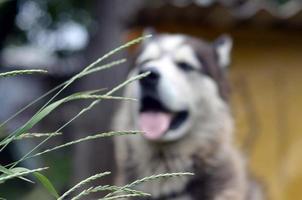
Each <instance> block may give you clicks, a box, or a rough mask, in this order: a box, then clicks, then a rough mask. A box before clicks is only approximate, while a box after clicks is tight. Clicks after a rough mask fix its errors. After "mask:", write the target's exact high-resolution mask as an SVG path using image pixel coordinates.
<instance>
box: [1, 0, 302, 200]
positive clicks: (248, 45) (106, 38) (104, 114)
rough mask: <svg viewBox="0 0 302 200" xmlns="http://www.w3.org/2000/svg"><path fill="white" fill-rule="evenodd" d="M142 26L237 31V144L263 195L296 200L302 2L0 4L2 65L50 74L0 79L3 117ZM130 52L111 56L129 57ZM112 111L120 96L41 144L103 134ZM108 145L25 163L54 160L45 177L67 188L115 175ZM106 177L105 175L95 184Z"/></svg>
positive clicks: (93, 80)
mask: <svg viewBox="0 0 302 200" xmlns="http://www.w3.org/2000/svg"><path fill="white" fill-rule="evenodd" d="M145 27H154V28H155V29H156V30H157V31H159V32H170V33H185V34H190V35H193V36H196V37H201V38H204V39H207V40H210V41H211V40H214V39H215V38H216V37H218V36H219V35H220V34H222V33H227V34H229V35H231V36H232V37H233V39H234V48H233V54H232V65H231V67H230V70H229V77H230V81H231V85H232V95H231V96H232V101H231V105H232V109H233V115H234V117H235V121H236V141H237V144H238V146H239V147H240V148H241V149H242V151H243V152H244V154H245V155H246V156H247V160H248V162H249V167H250V169H251V171H252V172H253V175H254V176H255V177H256V178H257V179H258V180H259V181H260V182H261V183H262V184H263V186H264V188H265V190H266V193H267V196H268V199H272V200H286V199H288V200H290V199H298V198H299V196H300V190H301V188H302V156H301V153H302V134H301V131H302V123H301V114H300V113H301V111H302V95H301V91H302V78H301V75H302V2H301V0H152V1H151V0H150V1H148V0H128V1H123V0H99V1H89V0H87V1H76V0H64V1H61V0H43V1H40V0H9V1H3V0H0V71H7V70H12V69H29V68H39V69H41V68H43V69H46V70H48V71H49V74H48V75H42V76H33V77H27V76H25V77H17V78H10V79H1V80H0V105H1V112H0V120H1V122H3V121H4V120H5V119H7V118H8V117H9V116H11V115H12V114H13V113H15V112H16V111H18V110H19V109H20V108H22V106H23V105H26V104H27V103H29V102H30V101H32V100H34V99H36V98H37V97H39V96H40V95H41V94H43V93H44V92H46V91H48V90H49V89H51V88H53V87H54V86H56V85H58V84H59V83H61V82H62V81H64V80H67V79H68V78H70V77H71V76H72V75H74V74H75V73H77V72H79V71H80V70H81V69H83V67H85V66H87V65H88V64H89V63H91V62H92V61H94V60H96V59H97V58H99V57H100V56H102V55H103V54H104V53H106V52H108V51H109V50H112V49H113V48H115V47H117V46H119V45H120V44H122V43H124V42H126V41H128V40H130V39H134V38H136V37H138V36H140V35H141V34H142V31H143V29H144V28H145ZM131 49H132V48H130V50H129V51H128V52H125V51H124V52H122V53H120V54H119V55H116V56H114V57H113V58H112V59H111V60H116V59H118V58H121V57H127V56H129V55H131ZM108 61H110V60H108ZM130 68H131V66H129V64H126V65H124V66H119V67H114V68H112V69H110V70H106V71H103V72H101V73H98V74H95V75H92V76H89V77H88V78H85V79H83V80H81V81H79V82H77V83H75V84H73V85H72V87H70V88H69V89H68V90H67V91H65V92H64V95H66V94H70V93H72V92H75V91H79V90H84V89H96V88H102V87H103V88H111V87H112V86H114V85H116V84H117V83H120V82H121V81H123V80H124V79H125V78H126V74H127V72H128V70H129V69H130ZM41 103H43V102H41ZM41 105H42V104H40V106H41ZM84 105H85V103H72V104H67V105H65V106H63V107H62V108H60V109H59V110H57V111H56V112H55V113H54V114H52V115H50V116H49V117H48V118H47V119H46V120H43V121H42V123H41V124H40V125H39V126H38V127H35V130H37V131H43V132H47V131H54V130H56V129H57V128H58V127H60V126H61V125H63V124H64V123H66V122H67V121H68V120H69V119H70V118H72V117H73V116H74V115H75V114H76V113H77V112H79V111H80V109H81V108H83V106H84ZM38 106H39V104H38V105H37V108H38ZM115 108H116V102H112V101H104V102H102V103H101V104H100V105H99V106H97V108H96V109H93V110H92V111H90V112H89V113H88V114H85V115H84V116H82V117H81V118H80V119H78V120H76V121H75V122H74V123H73V124H72V125H70V126H68V127H67V128H65V129H64V130H63V132H64V134H63V136H61V137H57V138H56V139H55V140H52V141H50V142H49V143H48V144H47V145H48V146H53V145H55V144H60V143H62V142H67V141H70V140H71V139H76V138H79V137H83V136H85V135H90V134H93V133H96V132H100V131H105V130H109V129H110V127H109V124H110V120H111V118H110V117H108V116H112V114H113V113H114V109H115ZM35 109H36V108H33V109H32V110H29V111H27V112H25V113H23V114H22V115H20V116H19V117H18V118H16V119H15V120H13V121H12V122H10V123H9V124H8V125H7V126H6V127H5V128H4V129H3V130H0V136H1V137H4V136H5V135H6V133H7V132H8V131H9V130H14V129H15V128H16V127H17V126H20V125H21V124H22V123H23V122H24V121H25V120H26V119H28V118H29V117H30V116H31V115H32V114H33V113H34V111H35ZM34 144H35V142H33V141H26V142H22V143H20V142H19V143H18V142H17V143H14V144H13V145H11V146H9V148H7V149H6V151H4V152H1V154H0V162H1V164H5V163H9V162H12V161H14V160H16V159H18V158H20V156H22V155H23V154H24V152H26V151H28V150H30V149H31V148H32V147H33V145H34ZM47 145H46V147H47ZM112 146H113V144H112V139H108V138H107V139H102V140H97V141H93V142H86V143H83V144H80V145H76V146H73V147H72V148H67V149H64V150H63V151H58V152H54V153H50V154H48V155H47V156H44V157H41V158H39V159H34V160H30V161H29V162H25V163H23V165H24V166H27V167H37V166H45V165H46V166H50V167H51V168H50V169H49V170H48V171H47V173H46V175H47V176H48V177H49V178H50V180H51V181H52V182H53V183H54V185H55V187H56V188H57V189H58V190H59V191H64V190H66V188H68V187H70V186H71V185H72V184H74V183H75V182H78V181H79V180H81V179H83V178H86V177H88V176H90V175H93V174H95V173H97V172H100V171H105V170H110V171H113V172H114V171H115V167H114V166H115V162H114V158H113V147H112ZM46 147H44V148H46ZM112 179H113V176H111V177H108V178H104V179H103V180H102V181H101V183H104V184H108V183H111V182H112ZM0 196H1V197H2V196H3V197H6V198H7V199H20V196H21V197H22V199H34V198H38V199H47V197H48V194H46V192H45V191H44V189H42V188H41V187H39V186H37V184H36V185H32V184H27V183H24V182H22V181H19V180H16V181H10V182H8V183H6V184H5V185H4V187H1V188H0ZM49 199H51V198H49Z"/></svg>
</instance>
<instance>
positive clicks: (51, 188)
mask: <svg viewBox="0 0 302 200" xmlns="http://www.w3.org/2000/svg"><path fill="white" fill-rule="evenodd" d="M33 175H34V176H35V177H36V178H37V179H38V180H39V181H40V183H41V184H42V185H43V187H44V188H45V189H46V190H47V191H48V192H49V193H50V194H51V195H52V196H54V197H55V198H56V199H57V198H59V194H58V192H57V190H56V189H55V187H54V186H53V185H52V183H51V182H50V181H49V179H48V178H47V177H46V176H44V175H43V174H41V173H39V172H34V173H33Z"/></svg>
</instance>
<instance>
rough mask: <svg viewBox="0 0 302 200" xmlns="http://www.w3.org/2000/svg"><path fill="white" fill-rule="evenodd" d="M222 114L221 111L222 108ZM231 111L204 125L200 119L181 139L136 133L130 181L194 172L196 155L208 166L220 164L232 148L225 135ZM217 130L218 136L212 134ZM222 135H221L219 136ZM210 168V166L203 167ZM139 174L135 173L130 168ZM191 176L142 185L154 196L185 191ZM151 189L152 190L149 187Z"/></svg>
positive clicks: (130, 162) (132, 144)
mask: <svg viewBox="0 0 302 200" xmlns="http://www.w3.org/2000/svg"><path fill="white" fill-rule="evenodd" d="M220 114H221V112H220ZM225 115H229V113H228V112H226V113H224V114H223V115H221V116H220V117H218V116H214V115H213V117H215V119H216V120H219V121H218V122H213V123H212V124H207V125H204V124H203V123H198V124H197V125H196V127H193V128H194V130H199V131H198V132H196V131H194V130H192V132H190V133H188V134H187V135H186V136H185V137H183V138H181V139H180V140H178V141H174V142H168V143H154V142H150V141H148V140H146V139H144V138H143V136H135V137H136V140H135V142H133V140H131V141H132V143H131V144H130V145H128V146H131V148H132V150H131V155H129V159H128V160H127V165H128V166H127V169H126V170H127V173H128V174H129V177H128V182H129V181H132V180H135V179H138V178H142V177H146V176H150V175H153V174H161V173H167V172H192V171H193V170H194V169H193V165H194V159H195V157H198V159H199V160H202V162H203V163H204V165H205V166H209V168H210V167H211V166H215V165H217V164H218V165H219V163H217V162H221V161H222V159H221V158H222V157H227V156H225V154H227V151H228V149H229V148H231V145H230V140H226V139H225V135H226V134H231V133H229V132H230V131H232V122H231V121H228V120H230V116H228V117H226V116H225ZM213 134H215V135H216V136H215V137H211V135H213ZM217 135H219V137H217ZM204 170H207V169H204ZM132 171H133V172H136V173H137V174H139V177H138V176H137V174H134V173H133V174H132V173H131V172H132ZM190 178H191V177H187V176H185V177H180V178H170V179H165V180H159V181H154V182H150V183H146V184H142V185H141V186H140V187H141V188H139V189H141V190H143V191H149V192H151V193H152V194H154V196H155V197H156V196H161V195H167V194H170V193H174V192H179V191H183V190H184V187H185V186H186V185H187V183H188V181H189V180H190ZM150 190H152V191H150Z"/></svg>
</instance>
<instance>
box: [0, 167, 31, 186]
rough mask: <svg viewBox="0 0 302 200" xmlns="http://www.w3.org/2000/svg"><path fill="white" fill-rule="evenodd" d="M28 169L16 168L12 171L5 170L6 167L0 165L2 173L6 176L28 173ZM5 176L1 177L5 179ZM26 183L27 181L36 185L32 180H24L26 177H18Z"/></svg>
mask: <svg viewBox="0 0 302 200" xmlns="http://www.w3.org/2000/svg"><path fill="white" fill-rule="evenodd" d="M26 170H28V169H26V168H22V167H16V168H12V169H7V168H5V167H4V166H2V165H0V172H2V173H3V174H6V175H12V174H14V173H18V172H21V171H26ZM3 176H4V175H1V177H3ZM18 178H20V179H22V180H24V181H27V182H30V183H34V182H32V181H31V180H29V179H27V178H24V177H18Z"/></svg>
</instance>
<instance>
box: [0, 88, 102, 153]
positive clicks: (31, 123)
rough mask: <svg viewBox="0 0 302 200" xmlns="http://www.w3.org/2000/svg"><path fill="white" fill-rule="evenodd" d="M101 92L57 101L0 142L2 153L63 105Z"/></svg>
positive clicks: (79, 93)
mask: <svg viewBox="0 0 302 200" xmlns="http://www.w3.org/2000/svg"><path fill="white" fill-rule="evenodd" d="M98 91H99V90H93V91H86V92H78V93H75V94H72V95H70V96H68V97H65V98H63V99H60V100H58V101H55V102H54V103H52V104H50V105H49V106H46V107H45V108H44V109H43V110H41V111H40V112H38V113H36V114H35V115H34V116H33V117H32V118H31V119H30V120H29V121H27V122H26V123H25V124H24V125H23V126H21V127H20V128H19V129H17V130H16V131H15V132H14V133H13V135H12V136H11V137H10V138H8V139H6V140H3V141H1V142H0V146H3V147H2V148H1V151H2V150H3V149H4V148H5V147H6V146H7V145H8V144H9V143H10V142H11V141H13V140H14V139H15V138H16V137H18V136H20V135H22V134H23V133H26V132H28V131H29V130H30V129H31V128H32V127H33V126H35V125H36V124H37V123H38V122H40V121H41V120H42V119H44V118H45V117H46V116H47V115H49V114H50V113H51V112H52V111H53V110H54V109H56V108H57V107H59V106H60V105H62V104H63V103H66V102H68V101H71V100H76V99H78V98H77V97H78V96H81V95H89V94H93V93H95V92H98Z"/></svg>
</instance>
